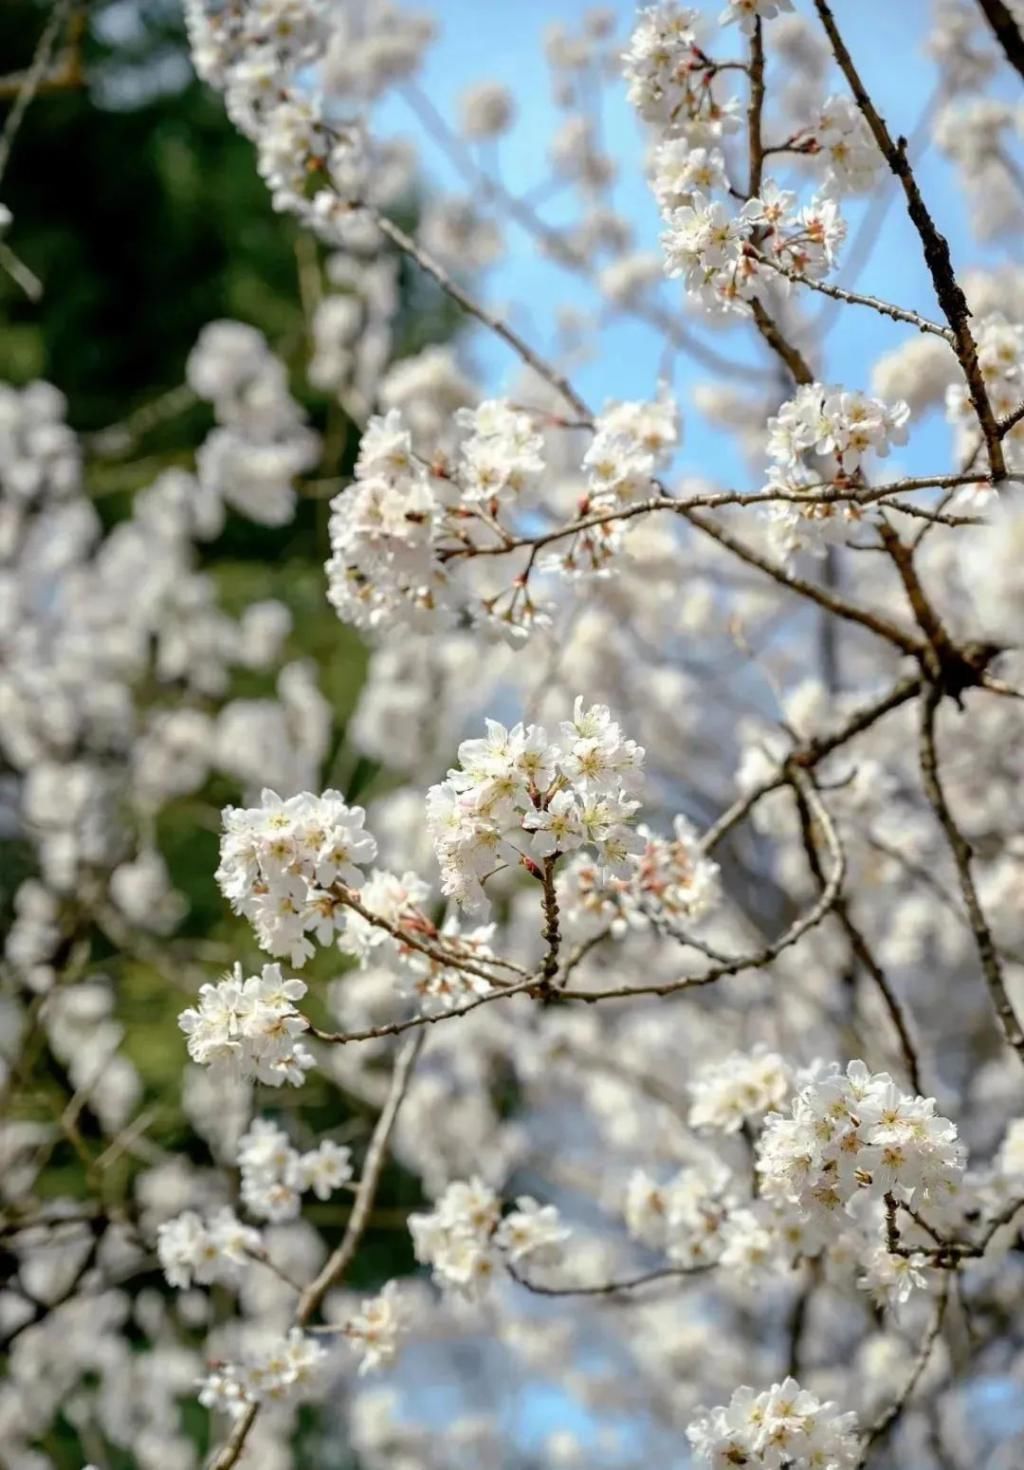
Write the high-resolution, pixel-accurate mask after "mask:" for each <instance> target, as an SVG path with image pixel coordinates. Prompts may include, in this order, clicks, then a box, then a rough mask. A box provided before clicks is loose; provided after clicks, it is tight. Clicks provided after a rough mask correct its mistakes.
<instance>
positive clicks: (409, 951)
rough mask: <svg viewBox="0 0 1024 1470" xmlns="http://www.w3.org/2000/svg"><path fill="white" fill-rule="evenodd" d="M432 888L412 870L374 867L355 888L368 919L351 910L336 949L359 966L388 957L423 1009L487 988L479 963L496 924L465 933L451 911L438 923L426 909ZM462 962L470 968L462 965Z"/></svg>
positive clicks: (489, 953)
mask: <svg viewBox="0 0 1024 1470" xmlns="http://www.w3.org/2000/svg"><path fill="white" fill-rule="evenodd" d="M430 892H431V890H430V885H429V884H427V883H424V882H423V880H422V879H421V878H418V877H417V876H416V874H415V873H412V872H408V873H403V874H401V876H399V875H397V874H395V873H389V872H386V871H382V870H380V869H378V868H374V869H373V870H372V872H371V873H370V875H369V877H368V878H367V880H366V882H365V884H364V885H363V887H362V888H361V889H360V892H359V902H360V905H361V907H362V908H363V909H365V910H366V911H367V914H368V915H370V917H366V916H364V915H363V914H362V913H356V912H355V911H354V910H353V911H351V912H350V913H349V916H348V923H347V924H346V926H345V929H344V931H343V932H342V934H341V935H339V938H338V948H339V949H340V950H341V951H342V952H343V953H344V954H349V955H352V956H354V957H355V958H357V959H358V960H359V961H360V963H361V964H362V965H363V966H366V965H367V964H368V963H370V962H371V960H374V961H377V962H380V961H386V962H387V963H388V965H389V966H391V965H393V966H394V967H395V969H396V972H397V973H396V979H397V981H398V985H399V988H400V989H403V990H407V991H409V992H410V993H411V994H412V995H415V996H416V997H417V998H418V1000H419V1001H420V1003H421V1005H422V1006H423V1007H424V1009H429V1010H450V1009H451V1008H452V1007H453V1006H455V1005H458V1004H459V1003H460V1002H462V1001H465V1000H468V999H470V998H471V997H473V996H475V995H486V994H487V993H488V992H489V991H490V990H491V988H492V987H491V984H490V982H489V981H488V980H487V979H486V976H485V974H484V972H483V970H482V969H480V968H479V965H480V962H481V961H487V960H489V959H492V958H493V957H494V956H493V952H492V950H491V946H490V941H491V939H492V937H493V935H494V926H493V925H492V924H485V925H478V926H477V927H476V928H474V929H471V930H468V931H465V932H464V931H463V929H462V926H461V925H460V923H459V920H458V917H457V915H455V914H449V915H447V916H446V918H445V919H444V921H443V923H442V924H440V925H438V924H436V923H435V922H434V921H433V920H432V919H431V917H430V915H429V913H428V912H427V905H428V901H429V899H430ZM396 930H398V931H400V932H398V933H396V932H395V931H396ZM463 961H466V962H470V963H471V964H472V968H471V969H465V968H463V966H462V962H463Z"/></svg>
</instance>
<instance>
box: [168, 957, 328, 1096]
mask: <svg viewBox="0 0 1024 1470" xmlns="http://www.w3.org/2000/svg"><path fill="white" fill-rule="evenodd" d="M305 993H306V987H305V985H304V984H303V982H302V981H301V980H287V979H285V977H284V976H283V975H282V974H281V966H280V965H264V966H263V970H262V973H261V974H260V975H250V976H249V977H248V978H247V979H246V978H243V975H242V967H241V965H240V964H237V963H236V964H235V967H234V970H233V971H232V973H231V974H230V975H228V976H227V978H226V979H224V980H220V981H218V982H217V984H216V985H203V986H201V987H200V990H199V1005H198V1007H193V1006H190V1007H189V1008H188V1009H187V1010H185V1011H182V1013H181V1015H180V1016H179V1017H178V1025H179V1026H180V1027H181V1029H182V1031H184V1033H185V1035H186V1036H187V1037H188V1054H189V1056H190V1057H191V1058H192V1060H193V1061H194V1062H198V1063H199V1065H200V1066H204V1067H210V1068H212V1069H213V1070H214V1072H215V1074H218V1075H222V1076H227V1077H235V1078H240V1079H244V1080H251V1081H255V1082H262V1083H265V1084H266V1085H267V1086H270V1087H281V1086H282V1085H283V1084H284V1083H285V1082H290V1083H291V1084H292V1086H293V1087H298V1086H300V1084H301V1083H302V1081H303V1079H304V1077H305V1074H306V1073H307V1072H308V1071H309V1069H310V1068H311V1067H312V1066H313V1065H314V1062H313V1056H312V1053H311V1052H310V1051H309V1049H308V1048H307V1047H306V1046H304V1045H303V1043H302V1042H301V1041H300V1040H299V1037H300V1036H301V1035H302V1033H303V1031H305V1030H306V1029H307V1028H308V1026H309V1022H308V1021H307V1020H306V1018H305V1016H302V1015H300V1014H299V1012H298V1011H297V1010H296V1009H295V1001H297V1000H301V998H302V997H303V996H304V995H305Z"/></svg>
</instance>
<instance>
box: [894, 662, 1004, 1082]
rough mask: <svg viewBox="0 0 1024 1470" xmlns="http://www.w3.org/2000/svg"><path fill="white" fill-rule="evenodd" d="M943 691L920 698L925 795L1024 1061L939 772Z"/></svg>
mask: <svg viewBox="0 0 1024 1470" xmlns="http://www.w3.org/2000/svg"><path fill="white" fill-rule="evenodd" d="M942 697H943V690H942V686H941V685H940V684H938V683H933V684H930V685H929V686H928V687H927V689H926V690H925V692H924V694H923V696H922V699H921V733H920V742H919V754H920V764H921V780H922V785H923V787H924V793H925V796H926V797H927V798H928V801H929V803H930V804H931V807H932V810H933V811H934V812H935V815H936V817H937V818H938V820H939V825H940V827H941V828H942V831H943V833H944V834H945V838H946V842H947V844H948V846H949V850H950V852H951V853H952V856H953V862H954V863H955V865H956V870H957V876H958V877H959V880H960V892H961V894H962V896H963V900H964V906H965V908H966V910H967V918H968V922H969V923H970V926H971V932H972V934H973V935H974V942H975V946H976V948H977V951H978V957H979V959H980V961H981V969H982V974H983V975H984V977H985V982H986V984H987V985H988V990H989V995H990V996H991V998H992V1005H993V1007H994V1009H995V1013H996V1018H997V1020H998V1022H999V1027H1000V1030H1001V1031H1002V1033H1003V1039H1004V1041H1005V1042H1006V1044H1007V1046H1010V1047H1012V1048H1013V1050H1014V1051H1015V1052H1016V1053H1017V1056H1018V1057H1019V1059H1020V1061H1021V1062H1022V1063H1024V1029H1022V1028H1021V1023H1020V1019H1019V1018H1018V1016H1017V1012H1016V1011H1015V1010H1014V1008H1013V1004H1012V1002H1011V1000H1010V997H1009V994H1008V993H1007V990H1006V984H1005V981H1004V979H1003V967H1002V963H1001V961H1000V958H999V953H998V951H997V949H996V945H995V941H994V939H993V938H992V931H991V929H990V928H989V925H988V920H987V919H986V917H985V911H984V909H983V908H982V906H981V900H980V899H979V898H978V891H977V889H976V888H975V886H974V874H973V872H972V867H971V859H972V853H971V845H970V843H969V842H968V841H967V838H966V837H965V836H964V834H963V833H962V832H961V830H960V828H959V826H958V825H957V822H956V819H955V817H954V816H953V813H952V811H951V810H950V806H949V802H948V801H947V799H946V793H945V791H944V789H943V786H942V778H941V776H940V773H939V756H938V750H937V746H936V739H935V722H936V714H937V711H938V708H939V704H940V703H941V701H942Z"/></svg>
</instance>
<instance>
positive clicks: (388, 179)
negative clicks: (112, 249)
mask: <svg viewBox="0 0 1024 1470" xmlns="http://www.w3.org/2000/svg"><path fill="white" fill-rule="evenodd" d="M185 19H186V24H187V26H188V31H189V40H190V43H191V47H192V58H193V63H194V65H195V68H196V71H197V72H198V73H199V75H200V77H202V79H203V80H204V81H205V82H207V83H208V84H209V85H211V86H213V87H216V88H217V89H218V90H220V91H222V92H223V93H224V100H225V106H226V109H227V112H228V115H229V117H230V118H231V120H232V121H233V122H234V124H235V125H236V127H238V128H239V130H240V131H241V132H243V133H244V134H245V135H246V136H247V137H249V138H251V139H252V140H253V142H254V143H255V144H256V148H257V167H258V169H259V172H260V174H261V175H262V177H263V179H264V180H265V182H266V184H267V186H268V188H269V189H270V190H271V191H272V195H273V199H274V203H275V206H276V207H277V208H278V209H281V210H288V211H290V212H293V213H295V214H298V215H300V216H301V217H302V218H304V219H305V220H306V221H307V223H310V224H312V225H313V226H314V227H316V226H319V227H321V228H322V229H324V230H325V231H327V232H328V233H329V234H330V237H331V238H332V239H333V240H335V241H336V240H337V239H339V238H340V237H341V236H343V235H344V233H345V228H344V223H343V219H344V215H345V213H346V207H347V205H348V203H349V202H355V201H359V202H361V203H373V202H380V201H381V200H382V199H386V198H388V197H390V195H391V194H392V193H394V192H396V191H400V189H401V187H402V186H403V184H404V182H405V177H406V171H405V169H404V168H403V167H401V164H400V161H399V155H398V152H397V150H395V149H394V148H391V149H389V148H388V147H387V146H385V145H376V144H375V143H374V141H373V140H372V139H371V138H370V137H369V136H368V135H367V133H366V130H365V128H364V127H363V125H362V118H361V117H360V116H359V115H358V113H360V112H361V113H365V110H366V105H367V104H368V103H369V102H370V101H371V100H372V99H373V98H375V97H376V96H378V95H379V94H380V93H381V92H383V91H384V90H385V89H386V88H387V87H388V86H389V85H392V84H393V83H394V82H395V81H397V80H398V79H400V78H402V77H404V76H407V75H409V74H410V73H411V72H413V71H414V70H415V69H416V67H417V65H418V63H419V60H420V58H421V55H422V52H423V49H424V47H425V46H426V45H427V43H428V42H429V41H430V38H431V35H432V33H433V27H432V25H431V23H430V21H429V20H428V19H427V17H425V16H422V15H416V14H415V13H413V12H410V11H406V10H405V9H400V8H399V7H398V6H396V5H394V4H392V3H391V0H345V3H344V4H342V5H341V6H337V7H334V6H328V5H325V4H323V3H321V0H310V3H304V4H297V3H295V0H258V3H256V4H254V5H249V6H246V7H245V8H244V9H243V10H241V11H235V10H233V9H225V8H222V7H211V6H210V5H209V4H208V3H207V0H187V3H186V6H185ZM311 76H313V77H315V79H316V85H315V86H312V87H311V86H310V77H311ZM339 101H340V102H344V103H347V104H348V107H349V108H350V109H355V110H357V115H355V116H350V119H349V120H348V121H347V122H344V123H343V122H341V121H339V120H338V118H337V117H336V116H335V115H332V110H331V103H336V102H339ZM311 177H312V178H313V179H315V181H316V184H317V185H318V186H319V187H317V188H315V189H313V190H312V191H311V190H310V188H309V181H310V178H311ZM339 221H342V223H339ZM354 228H355V229H356V231H358V230H359V229H360V225H359V223H358V222H357V223H356V224H355V226H354Z"/></svg>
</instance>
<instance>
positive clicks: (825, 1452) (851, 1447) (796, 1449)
mask: <svg viewBox="0 0 1024 1470" xmlns="http://www.w3.org/2000/svg"><path fill="white" fill-rule="evenodd" d="M686 1437H687V1439H688V1440H689V1441H690V1444H691V1445H692V1446H693V1450H694V1454H695V1455H696V1457H697V1461H698V1463H699V1464H703V1465H710V1466H712V1467H714V1470H725V1467H727V1466H730V1465H751V1466H764V1467H765V1470H780V1467H781V1466H790V1467H792V1470H844V1467H853V1466H855V1465H857V1464H858V1463H859V1461H860V1454H861V1440H860V1436H859V1435H858V1433H857V1416H856V1414H850V1413H847V1414H842V1413H840V1412H839V1410H838V1408H837V1407H836V1405H835V1404H834V1403H822V1401H821V1400H820V1399H819V1398H818V1397H817V1396H816V1395H815V1394H813V1393H811V1392H810V1390H809V1389H806V1388H801V1387H800V1385H799V1383H797V1381H796V1379H795V1378H787V1379H785V1380H784V1381H783V1382H782V1383H773V1384H772V1386H771V1388H767V1389H765V1390H764V1391H763V1392H761V1393H757V1392H755V1390H754V1389H752V1388H738V1389H737V1390H736V1392H735V1393H734V1394H733V1396H732V1398H731V1399H730V1400H729V1402H728V1404H722V1405H719V1406H718V1407H717V1408H714V1409H700V1410H698V1413H697V1417H696V1418H695V1419H694V1420H693V1422H692V1423H691V1424H690V1425H689V1426H688V1428H687V1431H686Z"/></svg>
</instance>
